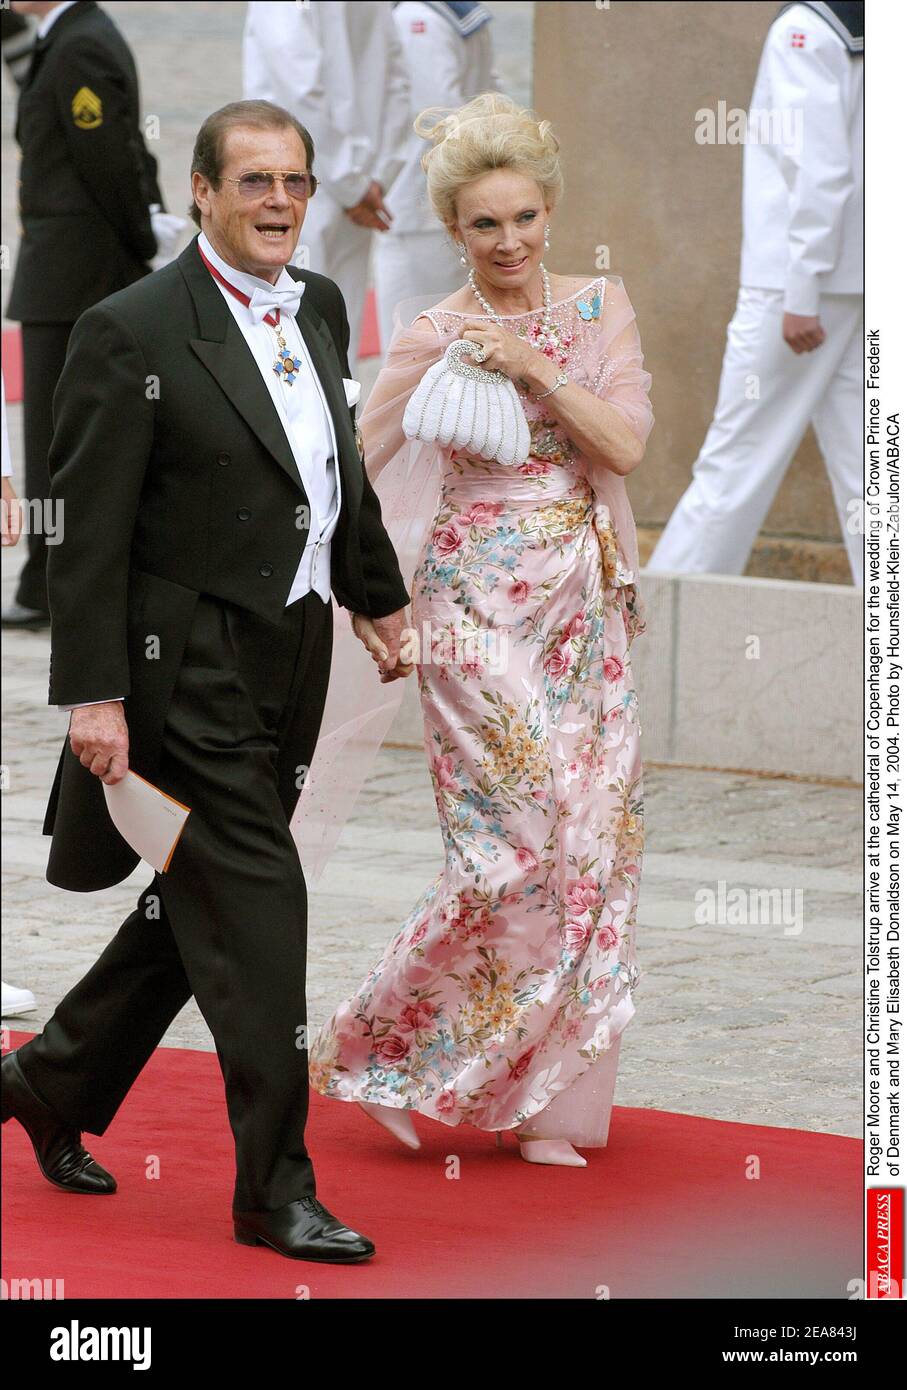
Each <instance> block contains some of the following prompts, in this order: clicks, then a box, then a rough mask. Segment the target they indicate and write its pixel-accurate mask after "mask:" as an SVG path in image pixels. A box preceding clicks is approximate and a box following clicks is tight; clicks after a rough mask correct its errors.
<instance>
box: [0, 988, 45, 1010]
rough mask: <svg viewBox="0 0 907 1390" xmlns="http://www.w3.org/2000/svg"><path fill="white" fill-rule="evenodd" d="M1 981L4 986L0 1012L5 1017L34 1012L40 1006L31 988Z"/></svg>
mask: <svg viewBox="0 0 907 1390" xmlns="http://www.w3.org/2000/svg"><path fill="white" fill-rule="evenodd" d="M0 983H2V986H3V990H2V1000H0V1014H2V1016H3V1017H4V1018H18V1017H19V1015H20V1014H33V1013H34V1011H35V1009H36V1008H37V1007H38V1006H37V1004H36V1003H35V996H34V995H33V994H32V992H31V990H30V989H16V987H15V985H8V984H7V983H6V981H5V980H3V981H0Z"/></svg>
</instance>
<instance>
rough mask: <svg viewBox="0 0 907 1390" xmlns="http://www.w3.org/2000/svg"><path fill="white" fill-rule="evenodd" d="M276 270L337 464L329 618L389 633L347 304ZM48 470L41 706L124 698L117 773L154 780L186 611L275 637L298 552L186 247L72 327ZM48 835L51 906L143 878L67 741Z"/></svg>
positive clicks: (332, 291)
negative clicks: (291, 282) (349, 380)
mask: <svg viewBox="0 0 907 1390" xmlns="http://www.w3.org/2000/svg"><path fill="white" fill-rule="evenodd" d="M289 270H290V274H291V275H293V276H294V277H295V278H296V279H301V280H303V281H304V282H305V292H304V294H303V298H302V302H301V304H300V308H299V313H298V315H297V320H296V321H297V323H298V325H299V328H300V331H301V334H302V337H303V340H304V342H305V343H306V345H307V347H308V350H309V352H310V354H311V357H312V362H313V364H314V367H315V371H316V372H317V374H318V376H319V379H320V381H321V384H322V387H323V390H324V393H325V396H326V399H327V402H328V405H329V408H330V412H331V417H332V420H333V424H334V430H335V433H336V438H337V444H338V449H339V464H340V473H341V504H342V505H341V511H340V516H339V520H338V525H337V529H336V531H335V533H334V536H333V538H332V540H331V587H332V589H333V592H334V595H335V597H336V599H337V601H338V603H339V604H341V605H342V606H344V607H346V608H349V609H351V610H352V611H355V612H361V613H366V614H368V615H369V616H371V617H384V616H386V615H387V614H389V613H393V612H396V611H397V610H398V609H400V608H403V607H404V606H405V605H406V604H407V603H408V601H409V595H408V593H407V590H406V586H405V584H404V582H403V579H402V576H401V574H400V569H399V566H398V564H397V559H396V556H395V554H394V551H393V547H392V546H391V543H390V540H389V538H388V536H387V533H386V531H385V529H384V527H383V525H382V522H381V512H380V507H379V504H378V500H377V498H376V496H375V493H374V491H373V489H372V487H371V484H370V483H369V481H368V478H367V476H366V474H365V470H364V466H363V462H362V459H361V458H360V455H359V449H358V446H357V441H356V433H355V427H354V412H353V411H352V410H351V409H350V408H349V407H348V406H347V404H346V394H345V391H344V387H343V377H344V376H346V377H348V376H349V371H350V369H349V364H348V360H347V350H348V346H349V324H348V321H347V317H346V311H345V308H344V304H343V298H342V296H341V294H340V291H339V290H338V288H337V286H336V285H335V284H334V283H333V281H331V280H329V279H327V278H326V277H325V276H323V275H318V274H316V273H315V272H313V271H303V270H296V269H294V268H293V267H290V268H289ZM288 389H292V388H288ZM50 471H51V499H52V502H54V503H55V504H56V503H62V506H63V540H62V542H61V543H59V544H57V545H52V546H49V547H48V552H49V553H48V590H49V596H50V608H51V663H50V688H49V703H51V704H66V705H68V704H81V703H85V702H92V701H97V700H103V699H107V698H112V697H117V696H125V697H126V700H125V713H126V718H127V722H128V725H129V738H130V753H129V763H130V767H131V768H133V769H134V771H136V772H137V773H139V774H140V775H141V776H143V777H146V778H147V779H148V780H150V781H153V780H154V777H155V773H156V770H157V766H158V755H159V750H160V739H161V733H162V730H163V727H164V720H165V717H166V712H167V707H168V700H169V698H170V694H171V692H172V690H173V685H174V681H175V679H176V675H177V672H178V671H179V669H180V662H181V658H182V653H183V648H184V646H185V642H186V637H187V635H188V631H189V627H190V624H191V620H192V616H193V613H194V610H195V604H196V600H197V597H198V595H199V594H200V593H207V594H213V595H215V596H216V597H218V598H222V599H226V600H228V601H229V602H230V603H233V604H237V605H239V607H241V608H245V609H248V610H250V611H251V612H253V613H255V614H257V615H258V616H260V617H261V618H264V619H266V620H269V621H272V622H275V623H276V622H278V620H279V619H280V617H281V615H282V613H283V611H284V607H285V603H286V599H287V596H288V594H289V592H290V589H291V586H292V583H293V579H294V577H295V574H296V570H297V567H298V564H299V561H300V558H301V556H302V552H303V549H304V546H305V542H306V537H307V535H308V529H307V525H306V524H305V523H306V519H307V511H308V502H307V499H306V495H305V490H304V488H303V485H302V482H301V480H300V476H299V471H298V469H297V467H296V462H295V460H294V457H293V453H292V450H291V448H290V444H289V441H288V440H287V437H286V434H285V433H284V430H283V427H282V425H281V422H280V419H279V417H278V414H277V412H276V410H275V408H274V405H273V403H272V401H271V397H270V395H269V392H268V389H267V386H266V385H265V382H264V380H263V379H262V376H261V373H260V371H259V369H258V366H257V365H256V363H255V361H254V359H253V357H252V354H251V352H250V350H249V347H248V345H247V344H246V342H245V339H244V338H243V336H242V333H241V332H240V330H239V328H238V326H237V324H236V321H235V319H234V318H233V315H232V313H231V312H230V310H229V308H228V307H227V305H226V303H225V301H224V298H223V295H222V293H221V290H220V289H219V288H218V286H217V284H216V283H215V281H214V280H213V279H212V277H211V275H210V273H209V272H208V270H207V269H206V267H205V265H204V264H203V262H202V260H201V257H200V256H199V253H198V247H197V240H193V241H192V242H191V243H190V245H189V246H188V247H187V248H186V249H185V251H183V253H182V254H181V255H180V256H179V258H178V259H177V260H176V261H174V262H172V263H171V264H170V265H168V266H166V267H165V268H164V269H163V270H160V271H157V272H156V273H155V274H154V275H151V276H148V277H146V278H144V279H142V280H139V281H137V282H136V283H135V284H133V285H130V286H128V287H127V288H126V289H124V290H121V291H119V292H118V293H117V294H114V295H111V296H110V297H109V298H108V299H106V300H104V301H103V302H102V303H100V304H97V305H95V306H94V307H93V308H91V309H89V310H87V311H86V312H85V313H84V314H83V315H82V316H81V318H80V319H79V320H78V322H77V323H76V325H75V328H74V329H73V333H72V337H71V339H70V344H69V350H68V353H67V359H66V365H65V367H64V370H63V373H62V376H61V378H60V382H59V385H58V387H57V391H56V394H55V396H54V437H53V444H52V446H51V452H50ZM44 832H45V834H52V835H53V842H52V845H51V851H50V859H49V863H48V869H47V877H48V879H49V881H50V882H51V883H55V884H58V885H59V886H60V887H63V888H71V889H75V890H80V891H91V890H94V889H97V888H103V887H108V886H110V885H111V884H114V883H118V882H120V881H121V880H122V879H123V878H125V877H127V875H128V874H130V873H131V872H132V870H133V868H134V867H135V865H136V864H137V863H138V857H137V855H136V854H135V852H134V851H133V850H132V849H130V847H129V846H128V845H127V844H126V843H125V841H124V840H123V839H122V838H121V837H120V835H119V833H118V832H117V830H116V829H115V827H114V825H113V822H112V821H111V820H110V817H109V815H108V814H107V808H106V803H105V801H104V793H103V784H102V783H101V781H100V779H99V778H98V777H96V776H94V775H93V774H92V773H90V772H89V771H88V769H87V768H85V767H83V766H82V764H81V763H80V762H79V760H78V758H77V757H76V756H75V754H73V753H72V751H71V749H70V748H69V744H68V739H67V742H66V743H65V744H64V747H63V750H62V752H61V755H60V760H59V764H58V767H57V774H56V778H55V781H54V784H53V788H52V791H51V795H50V801H49V804H48V808H47V815H46V818H45V822H44Z"/></svg>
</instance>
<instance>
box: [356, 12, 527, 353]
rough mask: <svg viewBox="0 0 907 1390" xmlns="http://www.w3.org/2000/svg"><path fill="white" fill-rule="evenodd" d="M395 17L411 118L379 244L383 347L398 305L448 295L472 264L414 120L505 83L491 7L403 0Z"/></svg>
mask: <svg viewBox="0 0 907 1390" xmlns="http://www.w3.org/2000/svg"><path fill="white" fill-rule="evenodd" d="M394 22H395V24H396V26H397V35H398V37H399V39H400V44H401V46H402V48H403V53H404V57H405V59H406V66H407V70H408V73H409V83H410V124H409V133H408V135H407V139H406V143H405V146H404V148H403V151H402V153H403V167H402V169H401V170H400V172H399V174H398V175H397V177H396V179H395V180H394V182H393V183H392V184H391V186H390V188H389V189H388V190H387V199H386V201H387V206H388V208H389V210H390V212H391V214H392V216H393V221H392V222H391V225H390V228H389V229H388V232H387V234H386V236H381V237H379V238H378V240H377V242H376V244H375V293H376V298H377V301H378V324H379V328H380V331H381V350H382V352H385V351H386V350H387V345H388V343H389V341H390V336H391V330H392V327H393V314H394V306H395V305H396V304H397V303H399V301H400V300H401V299H408V298H409V297H410V296H412V295H425V296H429V295H432V294H435V293H437V295H438V298H439V299H442V298H443V297H444V296H445V295H446V294H448V293H450V291H451V290H455V289H457V288H458V286H460V285H462V283H463V281H464V279H465V278H466V271H465V269H464V268H463V266H462V265H461V264H460V258H459V256H458V255H457V253H456V251H455V250H454V247H453V245H452V243H451V241H450V238H449V237H448V236H447V234H446V232H445V231H444V228H443V227H442V226H441V225H440V223H439V222H438V219H437V217H436V216H435V214H434V213H433V212H432V209H431V204H430V203H429V201H428V197H427V194H426V191H425V171H424V170H423V168H422V164H421V159H422V156H423V154H424V153H425V151H426V150H427V149H428V143H427V142H426V141H425V140H424V139H423V138H422V137H421V136H420V135H417V134H416V133H415V131H414V130H413V128H412V122H413V121H414V120H415V118H416V116H417V115H418V114H419V112H420V111H424V110H425V109H426V107H429V106H440V107H450V108H452V109H454V110H455V109H456V108H457V107H459V106H463V105H464V104H465V103H466V102H467V101H471V100H472V98H473V97H477V96H479V95H480V94H481V93H482V92H496V91H498V90H500V87H499V82H498V77H497V74H496V73H495V71H494V52H493V47H492V24H491V13H490V11H489V10H487V9H486V8H485V6H484V5H481V4H477V3H474V2H473V0H463V2H462V3H444V0H441V3H438V4H434V3H430V0H403V3H402V4H399V5H394Z"/></svg>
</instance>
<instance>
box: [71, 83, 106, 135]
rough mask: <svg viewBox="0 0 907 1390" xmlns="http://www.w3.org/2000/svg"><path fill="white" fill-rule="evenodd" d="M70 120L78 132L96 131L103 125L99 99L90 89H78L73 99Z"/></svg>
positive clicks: (102, 113) (102, 110)
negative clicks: (77, 128)
mask: <svg viewBox="0 0 907 1390" xmlns="http://www.w3.org/2000/svg"><path fill="white" fill-rule="evenodd" d="M72 119H73V121H74V123H75V124H76V125H77V126H78V127H79V129H80V130H97V128H98V126H99V125H101V124H102V123H103V120H104V107H103V105H102V103H101V98H100V97H99V96H98V95H97V93H96V92H93V91H92V90H91V88H90V87H80V88H79V90H78V91H77V92H76V94H75V96H74V97H73V99H72Z"/></svg>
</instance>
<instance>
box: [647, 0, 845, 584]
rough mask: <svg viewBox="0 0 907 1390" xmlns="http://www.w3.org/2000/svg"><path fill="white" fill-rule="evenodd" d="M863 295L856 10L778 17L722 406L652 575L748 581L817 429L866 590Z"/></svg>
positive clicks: (756, 125)
mask: <svg viewBox="0 0 907 1390" xmlns="http://www.w3.org/2000/svg"><path fill="white" fill-rule="evenodd" d="M862 292H863V5H862V3H845V4H788V5H783V6H782V7H781V10H780V11H779V12H778V15H777V16H776V18H775V20H774V22H773V24H772V26H771V28H770V29H769V32H768V37H767V39H766V41H765V47H764V49H763V52H762V59H761V62H760V64H759V70H758V73H757V76H756V85H755V88H754V91H753V98H752V105H751V108H750V112H749V123H748V132H747V142H746V144H745V145H744V157H743V245H742V251H741V259H740V289H739V293H738V298H737V307H736V311H735V313H734V317H733V318H732V320H731V323H730V325H729V327H728V333H727V346H726V348H725V354H724V362H723V365H722V369H721V382H720V386H719V391H718V403H717V405H716V407H715V415H714V419H713V421H712V424H711V427H710V429H709V431H708V434H707V436H706V439H705V443H704V444H703V446H702V450H701V452H700V454H699V457H698V458H697V460H696V462H695V464H694V465H693V479H692V482H691V483H690V485H689V487H688V488H687V490H686V492H685V493H684V495H683V496H682V498H681V499H680V502H679V503H678V504H677V507H676V508H675V510H674V513H673V515H672V516H671V518H670V520H669V521H668V524H667V526H666V527H665V529H664V531H663V533H662V535H661V537H660V539H659V541H658V544H657V545H656V547H655V550H654V552H653V554H652V558H651V560H650V561H649V563H648V565H647V567H646V568H647V570H648V571H650V572H653V571H660V572H671V571H673V572H695V573H705V572H711V573H719V574H742V572H743V569H744V567H745V565H746V562H747V559H748V557H749V553H750V550H751V549H752V545H753V542H754V540H755V538H756V535H757V534H758V532H759V528H760V527H761V525H762V523H763V521H764V519H765V516H766V514H767V512H768V510H769V507H770V506H771V503H772V500H773V498H774V496H775V493H776V491H777V489H778V486H779V484H780V483H781V480H782V478H783V477H784V474H785V472H786V471H787V468H788V466H789V464H790V461H791V459H792V457H793V455H794V452H795V450H796V449H797V446H798V445H799V443H800V441H801V440H802V438H803V435H804V432H805V431H806V428H807V426H808V425H809V423H810V422H812V425H813V429H814V430H815V433H816V438H817V440H818V442H819V447H820V449H821V450H822V454H823V456H824V459H825V466H826V468H827V470H828V475H829V479H830V482H831V486H832V491H833V494H834V499H835V504H836V507H837V511H838V516H839V519H840V523H841V530H842V533H843V537H844V542H845V545H846V547H847V553H848V558H849V561H850V568H851V572H852V574H853V580H854V583H855V584H856V585H857V586H861V585H862V582H863V578H862V576H863V536H862V497H863V448H862V405H861V402H862V376H863V370H862V313H863V298H862Z"/></svg>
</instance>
